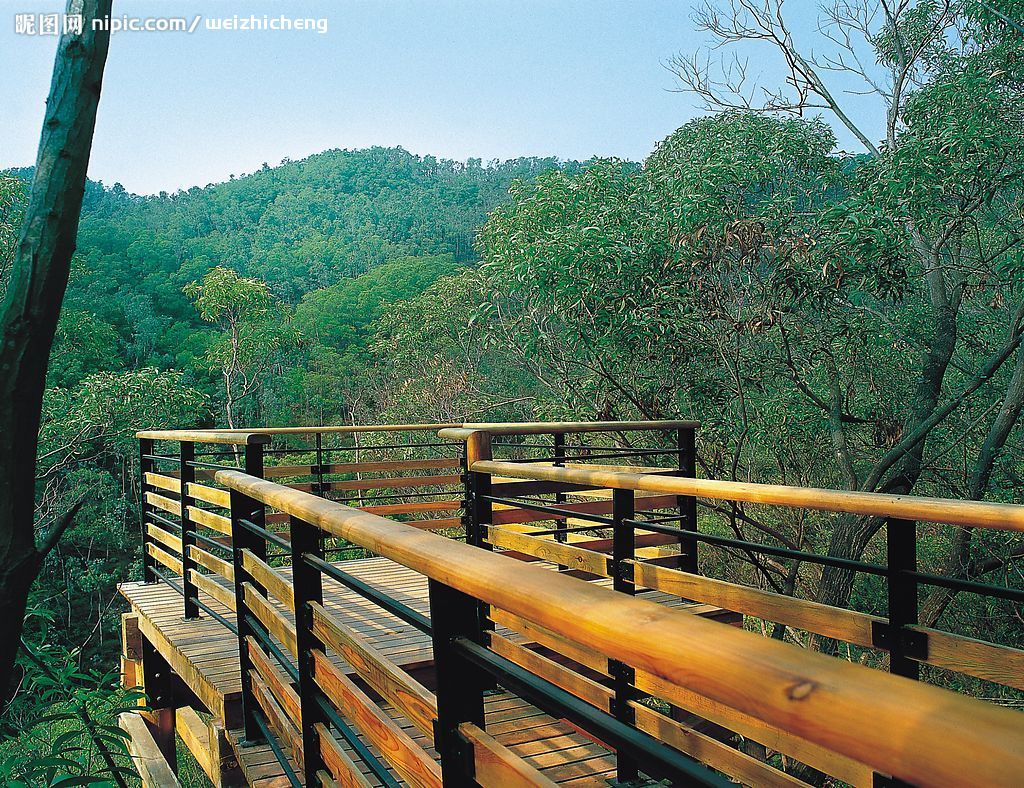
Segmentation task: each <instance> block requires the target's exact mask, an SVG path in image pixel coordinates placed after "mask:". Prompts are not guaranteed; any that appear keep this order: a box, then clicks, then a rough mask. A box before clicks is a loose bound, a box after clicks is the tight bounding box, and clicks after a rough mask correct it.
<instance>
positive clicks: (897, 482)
mask: <svg viewBox="0 0 1024 788" xmlns="http://www.w3.org/2000/svg"><path fill="white" fill-rule="evenodd" d="M919 244H921V245H923V244H924V242H923V241H919ZM922 258H923V260H922V262H923V264H924V267H925V272H926V273H925V286H926V287H927V289H928V295H929V299H930V301H931V306H932V325H931V338H930V340H929V343H928V346H927V348H926V350H925V352H924V354H923V357H922V359H921V373H920V377H919V379H918V383H917V386H916V389H915V391H914V395H913V398H912V400H911V402H910V408H909V412H908V413H907V416H906V418H905V420H904V423H903V435H912V434H914V433H915V432H916V431H917V430H918V428H919V427H921V425H923V424H925V423H926V422H927V421H928V419H929V418H931V416H932V415H933V414H934V413H935V411H936V408H938V406H939V401H940V399H941V396H942V390H943V382H944V380H945V377H946V370H947V368H948V367H949V362H950V360H951V359H952V358H953V352H954V351H955V349H956V342H957V319H956V309H955V307H954V306H953V304H951V303H950V299H949V294H948V292H947V290H946V284H945V281H944V278H943V275H942V269H941V263H940V261H939V260H938V257H937V254H936V253H935V252H934V250H927V251H924V252H923V253H922ZM926 444H927V433H925V435H923V436H921V438H920V439H919V440H917V441H916V442H915V443H913V444H912V445H910V446H908V447H907V448H906V450H905V451H904V452H903V455H902V458H901V459H900V460H899V461H897V462H896V463H895V465H894V466H893V467H892V468H891V470H890V471H889V473H888V476H886V471H885V469H884V468H879V469H876V470H875V471H874V472H872V473H870V474H869V475H868V477H867V478H866V479H865V481H864V483H863V484H862V485H861V489H863V490H866V491H868V492H873V491H881V492H887V493H895V494H902V495H906V494H909V493H910V492H911V491H912V490H913V489H914V485H915V484H917V480H918V479H919V478H920V476H921V470H922V468H923V465H924V450H925V445H926ZM883 477H884V478H885V481H884V482H883V481H882V478H883ZM883 525H884V520H881V519H879V518H874V517H873V518H861V517H853V516H846V517H842V518H839V519H838V520H837V521H836V525H835V528H834V529H833V532H832V538H831V540H830V542H829V548H828V554H829V555H830V556H833V557H838V558H850V559H854V560H857V559H860V558H861V556H863V554H864V550H865V549H866V548H867V546H868V543H869V542H870V541H871V538H872V537H873V536H874V535H875V534H876V533H878V531H879V529H880V528H881V527H882V526H883ZM853 581H854V575H853V573H852V572H850V571H849V570H847V569H839V568H836V567H829V566H826V567H824V568H823V569H822V573H821V581H820V583H819V585H818V595H817V601H819V602H821V603H823V604H826V605H834V606H835V607H847V606H848V604H849V601H850V594H851V592H852V591H853ZM817 640H818V644H819V647H820V648H821V649H822V650H824V651H832V650H833V649H834V643H833V642H832V641H829V640H826V639H817Z"/></svg>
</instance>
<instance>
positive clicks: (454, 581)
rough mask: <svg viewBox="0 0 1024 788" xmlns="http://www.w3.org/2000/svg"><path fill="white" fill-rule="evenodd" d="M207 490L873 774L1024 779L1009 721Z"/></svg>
mask: <svg viewBox="0 0 1024 788" xmlns="http://www.w3.org/2000/svg"><path fill="white" fill-rule="evenodd" d="M478 465H482V464H481V463H478ZM515 467H517V468H520V467H521V466H515ZM623 475H624V476H629V474H623ZM654 478H655V479H657V480H659V481H664V480H663V479H662V477H654ZM216 480H217V481H218V482H219V483H221V484H223V485H224V486H226V487H229V488H231V489H234V490H237V491H239V492H241V493H243V494H245V495H247V496H250V497H251V498H253V499H255V500H257V501H260V502H262V503H264V504H266V505H268V506H272V507H274V508H276V509H278V510H280V511H282V512H287V513H289V514H291V515H294V516H296V517H298V518H300V519H302V520H303V521H305V522H308V523H312V524H314V525H316V526H318V527H320V528H321V529H323V530H324V531H326V532H328V533H330V534H332V535H334V536H338V537H341V538H343V539H346V540H348V541H350V542H354V543H355V544H358V545H360V546H362V547H364V548H366V549H368V550H370V551H371V552H374V553H376V554H378V555H382V556H384V557H386V558H389V559H391V560H393V561H395V562H397V563H399V564H402V565H403V566H406V567H408V568H410V569H413V570H414V571H417V572H419V573H421V574H423V575H426V576H427V577H429V578H431V579H433V580H436V581H438V582H440V583H443V584H445V585H448V586H451V587H453V588H455V589H458V590H459V591H462V592H464V593H466V594H469V595H471V596H473V597H475V598H477V599H480V600H482V601H484V602H486V603H489V604H491V605H494V606H496V607H498V608H501V609H502V610H506V611H508V612H510V613H512V614H514V615H517V616H520V617H521V618H524V619H526V620H527V621H531V622H533V623H535V624H537V625H539V626H542V627H545V628H547V629H549V630H551V631H553V632H556V633H558V634H561V635H563V636H565V637H568V638H570V639H572V640H574V641H576V642H578V643H580V644H581V645H583V646H585V647H589V648H592V649H595V650H596V651H597V652H598V653H601V654H603V655H605V656H607V657H609V658H612V659H617V660H620V661H622V662H624V663H626V664H628V665H632V666H633V667H635V668H637V669H638V670H641V671H646V672H647V673H650V674H652V675H654V676H658V677H661V678H662V679H665V680H666V681H668V682H671V683H672V684H674V685H677V686H681V687H685V688H687V689H688V690H691V691H693V692H697V693H699V694H701V695H703V696H704V697H706V698H709V699H711V700H712V701H714V702H716V703H720V704H722V705H724V706H727V707H729V708H732V709H736V710H738V711H741V712H743V713H746V714H749V715H751V716H753V717H757V718H759V719H762V720H764V721H766V722H768V723H769V724H772V725H774V726H776V727H778V728H781V729H783V730H786V731H788V732H790V733H793V734H795V735H797V736H800V737H802V738H804V739H807V740H808V741H811V742H814V743H816V744H819V745H821V746H824V747H828V748H829V749H832V750H834V751H835V752H838V753H841V754H843V755H846V756H848V757H850V758H852V759H854V760H856V761H859V762H861V763H864V764H866V765H868V766H871V767H872V768H874V769H876V770H878V771H879V772H882V773H885V774H891V775H893V776H895V777H898V778H900V779H903V780H906V781H909V782H912V783H915V784H919V785H957V784H962V780H963V773H964V769H965V765H967V764H969V765H970V766H969V768H970V770H971V774H972V775H973V776H972V778H971V779H972V781H974V782H976V783H978V784H992V785H1011V784H1014V783H1016V782H1017V781H1018V780H1019V778H1020V775H1021V774H1022V773H1024V717H1021V716H1020V714H1019V712H1015V711H1010V710H1008V709H1004V708H1000V707H998V706H995V705H992V704H988V703H985V702H983V701H980V700H976V699H973V698H968V697H964V696H961V695H958V694H956V693H953V692H950V691H948V690H944V689H940V688H937V687H932V686H929V685H926V684H922V683H919V682H914V681H911V680H908V679H905V678H902V677H899V676H894V675H890V674H885V673H882V672H879V671H875V670H872V669H871V668H867V667H864V666H861V665H855V664H851V663H848V662H845V661H843V660H839V659H835V658H832V657H828V656H825V655H822V654H818V653H814V652H809V651H805V650H803V649H800V648H799V647H797V646H793V645H791V644H787V643H782V642H778V641H774V640H770V639H765V638H762V637H760V636H759V635H757V634H755V633H752V632H746V631H743V630H739V629H735V628H733V627H724V626H722V625H720V624H718V623H716V622H713V621H708V620H705V619H702V618H700V617H698V616H693V615H690V614H688V613H685V612H683V611H680V610H675V609H672V608H668V607H665V606H661V605H658V604H656V603H653V602H648V601H645V600H642V599H637V598H634V597H631V596H628V595H624V594H617V593H615V592H614V591H611V590H609V589H605V588H600V587H596V586H594V585H591V584H589V583H586V582H583V581H580V580H577V579H574V578H571V577H567V576H565V575H561V574H557V573H554V572H551V571H548V570H545V569H542V568H540V567H535V566H530V565H524V564H523V563H521V562H519V561H515V560H514V559H511V558H508V557H504V556H502V555H500V554H495V553H491V552H489V551H485V550H480V549H479V548H476V547H473V546H471V545H467V544H463V543H460V542H455V541H452V540H450V539H446V538H444V537H441V536H437V535H434V534H431V533H429V532H425V531H421V530H419V529H417V528H414V527H412V526H409V525H405V524H403V523H398V522H395V521H392V520H387V519H385V518H382V517H378V516H376V515H373V514H368V513H366V512H362V511H359V510H357V509H353V508H350V507H348V506H345V505H343V504H339V503H336V502H333V501H328V500H325V499H322V498H318V497H316V496H314V495H310V494H308V493H304V492H300V491H297V490H292V489H289V488H287V487H284V486H282V485H279V484H275V483H273V482H270V481H266V480H262V479H257V478H255V477H252V476H249V475H247V474H244V473H242V472H240V471H233V470H222V471H218V472H217V474H216Z"/></svg>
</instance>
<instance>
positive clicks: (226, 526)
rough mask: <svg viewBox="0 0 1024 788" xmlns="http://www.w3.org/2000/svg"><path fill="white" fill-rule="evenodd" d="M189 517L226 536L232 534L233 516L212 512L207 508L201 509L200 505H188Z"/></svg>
mask: <svg viewBox="0 0 1024 788" xmlns="http://www.w3.org/2000/svg"><path fill="white" fill-rule="evenodd" d="M188 517H189V519H190V520H191V521H192V522H194V523H196V524H198V525H203V526H206V527H207V528H209V529H210V530H211V531H216V532H217V533H220V534H224V535H225V536H231V518H230V517H225V516H224V515H222V514H217V513H216V512H210V511H207V510H206V509H200V508H199V507H198V506H190V507H188Z"/></svg>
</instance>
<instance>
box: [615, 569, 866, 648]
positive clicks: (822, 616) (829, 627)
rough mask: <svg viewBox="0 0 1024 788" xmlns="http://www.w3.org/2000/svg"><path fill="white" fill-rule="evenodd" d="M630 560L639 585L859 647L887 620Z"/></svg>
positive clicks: (864, 644)
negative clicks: (875, 626)
mask: <svg viewBox="0 0 1024 788" xmlns="http://www.w3.org/2000/svg"><path fill="white" fill-rule="evenodd" d="M630 563H631V564H633V577H634V579H635V581H636V583H637V585H641V586H646V587H647V588H654V589H657V590H658V591H665V592H666V593H669V594H673V595H676V596H681V597H683V598H684V599H692V600H694V601H697V602H704V603H706V604H709V605H718V606H719V607H722V608H725V609H726V610H735V611H736V612H737V613H743V614H744V615H748V616H755V617H757V618H761V619H764V620H766V621H774V622H777V623H780V624H786V625H787V626H791V627H796V628H797V629H803V630H806V631H807V632H814V633H817V634H819V635H824V636H825V637H830V638H836V639H837V640H844V641H846V642H848V643H856V644H857V645H860V646H868V647H871V646H872V638H871V625H872V622H873V621H883V620H884V619H880V618H878V617H877V616H869V615H867V614H866V613H858V612H856V611H854V610H844V609H843V608H838V607H831V606H829V605H822V604H819V603H818V602H809V601H807V600H804V599H796V598H795V597H790V596H783V595H782V594H773V593H771V592H770V591H762V590H760V589H757V588H750V587H748V586H741V585H737V584H735V583H726V582H724V581H722V580H715V579H713V578H709V577H701V576H700V575H694V574H690V573H688V572H682V571H680V570H678V569H669V568H668V567H664V566H657V565H655V564H648V563H643V562H640V561H631V562H630Z"/></svg>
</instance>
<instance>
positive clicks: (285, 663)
mask: <svg viewBox="0 0 1024 788" xmlns="http://www.w3.org/2000/svg"><path fill="white" fill-rule="evenodd" d="M245 620H246V622H247V623H248V624H249V626H250V627H251V628H252V632H253V635H254V636H255V637H256V639H257V640H258V641H259V642H260V645H261V646H263V647H264V648H266V649H267V651H269V652H270V653H271V654H272V655H273V657H274V659H275V660H277V664H278V665H280V666H281V669H282V670H283V671H284V672H285V673H287V674H288V676H289V678H291V680H292V681H293V682H295V683H296V684H298V683H299V671H298V670H297V669H296V668H295V666H294V665H292V663H291V660H289V659H288V657H287V656H285V654H284V652H283V651H281V649H279V648H278V647H277V646H276V645H275V644H274V641H273V640H271V639H270V636H269V635H268V634H266V632H265V631H264V629H263V624H262V623H261V622H260V621H259V619H257V618H256V617H255V616H253V615H251V614H249V613H246V614H245Z"/></svg>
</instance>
